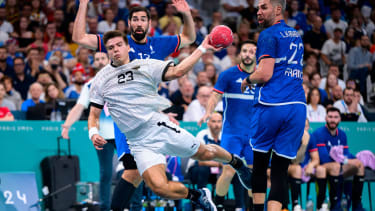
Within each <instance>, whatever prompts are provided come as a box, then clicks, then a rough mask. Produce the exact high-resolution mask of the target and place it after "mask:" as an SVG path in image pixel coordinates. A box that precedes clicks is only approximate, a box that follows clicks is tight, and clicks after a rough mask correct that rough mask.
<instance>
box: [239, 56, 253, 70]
mask: <svg viewBox="0 0 375 211" xmlns="http://www.w3.org/2000/svg"><path fill="white" fill-rule="evenodd" d="M247 59H249V57H246V58H244V59H241V62H242V64H244V65H245V67H246V69H249V70H250V71H249V73H251V72H252V71H253V70H254V68H253V67H254V65H255V62H254V58H253V59H251V62H246V60H247Z"/></svg>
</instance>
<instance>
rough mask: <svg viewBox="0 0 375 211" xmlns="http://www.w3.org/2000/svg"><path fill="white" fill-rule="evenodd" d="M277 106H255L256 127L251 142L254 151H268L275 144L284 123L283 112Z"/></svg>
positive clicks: (254, 120) (254, 118) (254, 119)
mask: <svg viewBox="0 0 375 211" xmlns="http://www.w3.org/2000/svg"><path fill="white" fill-rule="evenodd" d="M275 107H276V106H264V105H260V104H257V105H256V106H254V108H253V117H252V118H253V121H252V122H254V127H253V131H252V137H251V141H250V143H251V146H252V149H253V150H254V151H259V152H268V151H269V150H270V149H271V148H272V146H273V143H274V141H275V138H276V135H277V131H278V130H279V128H280V125H281V123H282V116H281V113H279V112H278V110H277V108H275Z"/></svg>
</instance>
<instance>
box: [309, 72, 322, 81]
mask: <svg viewBox="0 0 375 211" xmlns="http://www.w3.org/2000/svg"><path fill="white" fill-rule="evenodd" d="M315 75H319V77H320V78H322V75H321V74H320V73H319V72H313V73H311V75H309V81H311V80H312V79H313V78H314V76H315Z"/></svg>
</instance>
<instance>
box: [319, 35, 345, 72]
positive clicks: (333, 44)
mask: <svg viewBox="0 0 375 211" xmlns="http://www.w3.org/2000/svg"><path fill="white" fill-rule="evenodd" d="M342 32H343V31H342V29H340V28H336V29H335V30H334V32H333V37H332V38H330V39H329V40H327V41H325V42H324V44H323V47H322V51H321V55H320V58H321V62H320V64H321V65H320V73H321V74H322V76H326V75H327V71H328V67H329V65H331V64H335V65H337V66H339V69H340V73H341V74H342V72H343V67H344V64H346V58H345V52H346V44H345V42H344V41H342V40H341V36H342Z"/></svg>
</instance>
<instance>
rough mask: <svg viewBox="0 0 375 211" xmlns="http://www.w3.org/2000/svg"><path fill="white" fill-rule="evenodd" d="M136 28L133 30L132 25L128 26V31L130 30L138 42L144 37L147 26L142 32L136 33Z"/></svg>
mask: <svg viewBox="0 0 375 211" xmlns="http://www.w3.org/2000/svg"><path fill="white" fill-rule="evenodd" d="M136 30H137V29H135V30H134V28H133V27H130V31H131V34H132V36H133V37H134V39H135V40H136V41H138V42H140V41H142V40H143V39H144V38H145V37H146V34H147V32H148V27H147V28H145V30H144V31H143V33H136ZM142 30H143V29H142Z"/></svg>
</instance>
